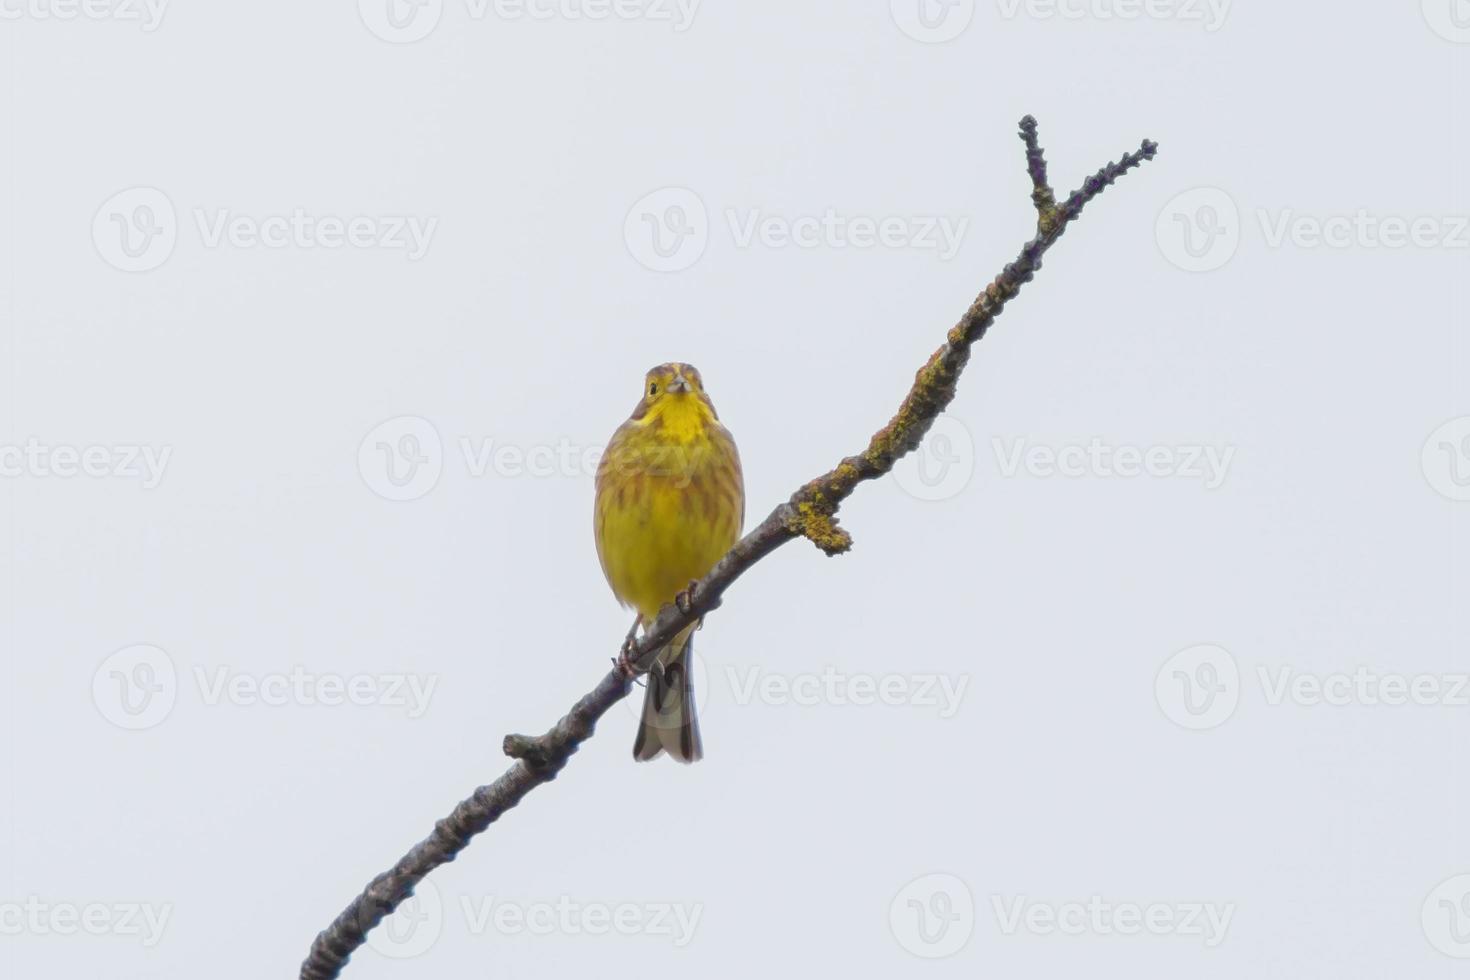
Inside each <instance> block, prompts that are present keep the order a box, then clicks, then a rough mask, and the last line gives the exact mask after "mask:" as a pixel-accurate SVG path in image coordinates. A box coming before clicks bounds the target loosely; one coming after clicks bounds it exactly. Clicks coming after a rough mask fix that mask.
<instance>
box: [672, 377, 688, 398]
mask: <svg viewBox="0 0 1470 980" xmlns="http://www.w3.org/2000/svg"><path fill="white" fill-rule="evenodd" d="M688 390H689V382H688V381H685V380H684V375H682V374H676V375H674V380H673V381H670V382H669V391H671V392H673V393H674V394H676V395H682V394H684V392H686V391H688Z"/></svg>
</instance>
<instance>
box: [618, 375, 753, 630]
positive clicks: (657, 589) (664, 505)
mask: <svg viewBox="0 0 1470 980" xmlns="http://www.w3.org/2000/svg"><path fill="white" fill-rule="evenodd" d="M744 517H745V492H744V487H743V482H742V476H741V472H740V456H739V453H738V452H737V451H736V449H735V441H734V440H733V439H732V438H731V437H730V434H729V432H727V431H726V430H725V427H724V426H722V425H721V424H720V423H719V422H718V421H717V420H716V419H715V418H714V416H713V414H712V413H711V412H709V411H708V409H707V408H706V407H704V406H703V404H702V403H701V402H699V401H698V400H697V399H695V398H693V397H689V398H687V399H680V400H678V401H676V402H674V403H672V404H671V405H669V406H666V407H664V408H662V409H661V410H660V411H658V412H656V413H652V414H650V415H649V416H647V417H645V418H634V419H630V420H628V421H627V422H626V423H624V424H623V426H622V427H621V428H620V429H618V431H617V432H616V433H615V434H614V436H613V439H612V441H611V442H610V443H609V444H608V447H607V451H606V452H605V453H604V454H603V457H602V461H601V464H600V465H599V467H598V471H597V499H596V507H595V513H594V525H595V531H596V536H597V554H598V557H599V558H600V559H601V560H602V570H603V574H605V575H606V576H607V581H608V584H609V585H611V586H612V590H613V593H614V594H615V595H616V596H617V597H618V599H619V600H620V601H622V602H623V603H624V604H626V605H629V606H632V607H633V608H634V609H636V610H637V611H638V613H639V614H640V615H641V616H643V617H644V618H645V619H651V618H652V617H653V616H655V615H657V613H658V610H659V608H660V607H662V606H663V605H664V603H667V602H671V601H672V600H673V599H674V597H675V596H676V595H677V594H678V593H679V592H681V591H682V590H684V589H685V588H686V587H688V585H689V583H690V582H691V581H693V580H695V579H698V578H700V577H702V576H703V575H704V574H705V573H706V572H708V571H709V570H710V568H712V567H713V566H714V563H715V562H716V561H718V560H719V559H720V557H721V556H722V555H724V553H725V552H726V551H728V550H729V549H730V546H731V545H733V544H734V543H735V542H736V541H737V540H738V539H739V537H740V527H741V524H742V522H743V521H744Z"/></svg>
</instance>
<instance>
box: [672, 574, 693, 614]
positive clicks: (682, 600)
mask: <svg viewBox="0 0 1470 980" xmlns="http://www.w3.org/2000/svg"><path fill="white" fill-rule="evenodd" d="M698 588H699V582H698V581H697V580H696V581H691V582H690V583H689V587H688V588H687V589H685V590H684V591H683V592H680V593H679V594H678V595H676V596H674V605H675V606H677V607H678V609H679V611H680V612H681V613H683V614H684V615H686V616H688V615H690V614H691V613H693V612H694V593H695V590H697V589H698Z"/></svg>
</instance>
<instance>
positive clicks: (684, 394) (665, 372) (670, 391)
mask: <svg viewBox="0 0 1470 980" xmlns="http://www.w3.org/2000/svg"><path fill="white" fill-rule="evenodd" d="M706 413H708V415H709V416H711V417H718V416H715V407H714V405H713V404H711V402H710V400H709V395H707V394H706V393H705V390H704V379H703V378H702V377H700V375H699V369H698V368H696V367H695V366H694V365H692V364H685V363H683V362H681V361H671V362H669V363H668V364H660V365H659V366H658V367H656V368H653V369H651V370H650V371H649V372H648V373H647V374H646V375H644V376H643V400H642V401H641V402H640V403H639V405H638V409H637V411H635V412H634V418H643V417H648V416H660V415H685V414H690V415H695V416H700V415H704V414H706Z"/></svg>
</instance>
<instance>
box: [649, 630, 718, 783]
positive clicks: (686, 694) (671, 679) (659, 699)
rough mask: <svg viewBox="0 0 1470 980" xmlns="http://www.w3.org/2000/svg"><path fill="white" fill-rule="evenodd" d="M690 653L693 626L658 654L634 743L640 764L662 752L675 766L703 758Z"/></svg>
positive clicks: (692, 649)
mask: <svg viewBox="0 0 1470 980" xmlns="http://www.w3.org/2000/svg"><path fill="white" fill-rule="evenodd" d="M693 652H694V626H693V625H690V626H689V627H687V628H686V629H685V630H684V631H683V632H682V633H680V634H679V635H678V636H676V637H674V638H673V639H672V640H671V641H669V645H668V646H666V647H664V648H663V649H662V650H660V651H659V653H658V657H657V659H656V663H655V666H654V668H653V671H652V673H650V674H649V675H648V691H647V693H646V694H644V696H643V721H642V723H641V724H640V725H639V726H638V738H637V739H636V740H635V741H634V742H633V758H635V759H637V760H638V761H639V762H646V761H648V760H649V759H656V758H658V756H659V754H660V753H662V752H668V753H669V756H670V757H671V758H672V759H674V760H675V761H677V762H698V761H699V760H700V759H702V758H704V744H703V742H702V741H701V740H700V738H699V719H698V718H697V717H696V715H695V712H694V676H693V674H692V673H691V671H690V667H691V665H692V663H693V659H692V656H691V655H692V654H693Z"/></svg>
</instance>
